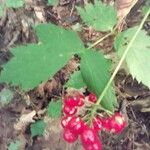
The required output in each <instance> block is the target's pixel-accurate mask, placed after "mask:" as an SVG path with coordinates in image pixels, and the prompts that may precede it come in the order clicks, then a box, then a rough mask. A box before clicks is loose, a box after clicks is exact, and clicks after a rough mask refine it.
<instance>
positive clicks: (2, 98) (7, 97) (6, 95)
mask: <svg viewBox="0 0 150 150" xmlns="http://www.w3.org/2000/svg"><path fill="white" fill-rule="evenodd" d="M13 95H14V94H13V92H12V91H11V90H9V89H6V88H4V89H3V90H2V91H1V92H0V104H2V106H4V105H7V104H9V103H10V102H11V100H12V98H13Z"/></svg>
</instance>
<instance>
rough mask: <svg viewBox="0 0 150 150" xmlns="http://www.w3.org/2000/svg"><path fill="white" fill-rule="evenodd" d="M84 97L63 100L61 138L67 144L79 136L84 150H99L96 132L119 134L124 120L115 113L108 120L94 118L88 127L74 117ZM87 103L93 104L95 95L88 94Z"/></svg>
mask: <svg viewBox="0 0 150 150" xmlns="http://www.w3.org/2000/svg"><path fill="white" fill-rule="evenodd" d="M84 99H85V97H84V96H83V95H79V96H75V97H67V98H65V99H64V107H63V113H64V117H63V118H62V120H61V125H62V127H63V128H64V133H63V138H64V140H65V141H67V142H68V143H73V142H75V141H76V140H77V139H78V136H80V140H81V143H82V145H83V148H84V150H101V149H102V144H101V141H100V139H99V137H98V131H101V129H104V130H107V131H111V132H114V133H120V132H121V131H122V130H123V129H124V128H125V125H126V122H125V119H124V118H123V116H122V115H121V114H120V113H115V114H114V115H113V116H111V117H109V118H105V119H104V118H101V117H99V116H96V117H95V118H94V119H93V121H92V127H89V126H88V125H87V124H86V123H85V121H84V120H83V119H81V118H80V117H79V116H77V115H75V114H76V112H77V109H78V108H79V107H81V106H83V105H84ZM88 101H90V102H93V103H95V102H96V101H97V98H96V95H95V94H93V93H90V94H89V95H88Z"/></svg>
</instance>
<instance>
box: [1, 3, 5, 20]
mask: <svg viewBox="0 0 150 150" xmlns="http://www.w3.org/2000/svg"><path fill="white" fill-rule="evenodd" d="M4 8H5V7H4V4H3V3H2V4H1V5H0V17H2V16H3V15H4Z"/></svg>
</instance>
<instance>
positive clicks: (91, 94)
mask: <svg viewBox="0 0 150 150" xmlns="http://www.w3.org/2000/svg"><path fill="white" fill-rule="evenodd" d="M88 100H89V101H91V102H93V103H96V101H97V97H96V95H95V94H94V93H90V94H89V95H88Z"/></svg>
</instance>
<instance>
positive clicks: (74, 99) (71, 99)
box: [64, 96, 80, 107]
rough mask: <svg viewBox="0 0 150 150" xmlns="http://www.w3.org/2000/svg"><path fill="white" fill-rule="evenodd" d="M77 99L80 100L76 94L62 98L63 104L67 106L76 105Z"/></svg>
mask: <svg viewBox="0 0 150 150" xmlns="http://www.w3.org/2000/svg"><path fill="white" fill-rule="evenodd" d="M79 101H80V98H79V97H78V96H76V97H67V98H66V99H64V102H65V105H67V106H69V107H75V106H77V105H78V103H79Z"/></svg>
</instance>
